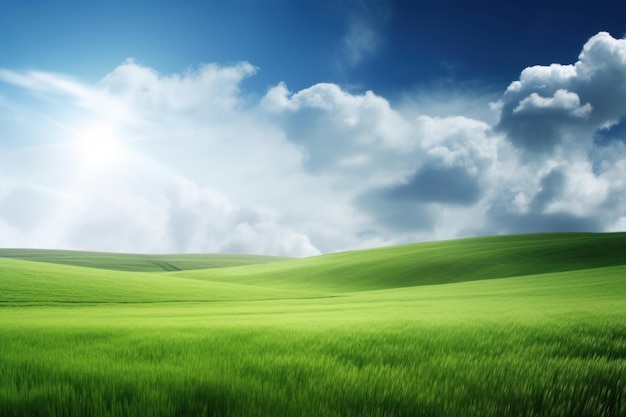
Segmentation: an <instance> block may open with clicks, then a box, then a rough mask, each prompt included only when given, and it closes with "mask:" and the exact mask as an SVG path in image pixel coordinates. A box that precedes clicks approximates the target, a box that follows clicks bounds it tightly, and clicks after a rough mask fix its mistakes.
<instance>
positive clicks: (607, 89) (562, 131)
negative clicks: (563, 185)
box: [497, 32, 626, 155]
mask: <svg viewBox="0 0 626 417" xmlns="http://www.w3.org/2000/svg"><path fill="white" fill-rule="evenodd" d="M625 67H626V40H625V39H614V38H613V37H611V35H609V34H608V33H606V32H601V33H598V34H597V35H595V36H593V37H592V38H591V39H589V41H588V42H587V43H586V44H585V45H584V47H583V50H582V52H581V53H580V55H579V56H578V61H576V63H574V64H569V65H561V64H551V65H549V66H540V65H536V66H533V67H528V68H526V69H524V70H523V71H522V73H521V75H520V79H519V80H517V81H514V82H512V83H511V84H510V85H509V87H508V88H507V90H506V92H505V93H504V95H503V97H502V99H501V101H500V102H499V106H500V108H501V114H500V122H499V124H498V126H497V127H498V129H499V130H500V131H502V132H504V133H506V134H507V136H508V137H509V138H510V140H511V141H512V143H514V144H515V145H516V146H517V147H518V148H519V149H522V150H523V151H525V152H527V153H529V154H532V155H536V154H551V153H553V152H554V151H558V150H561V151H562V150H564V148H570V150H572V149H583V150H584V151H588V150H589V148H590V146H592V145H593V134H594V132H596V131H597V130H598V129H607V128H610V127H611V126H613V125H615V124H617V123H618V122H619V121H620V119H621V118H622V117H623V115H624V114H625V113H626V94H625V93H626V72H625V71H624V68H625Z"/></svg>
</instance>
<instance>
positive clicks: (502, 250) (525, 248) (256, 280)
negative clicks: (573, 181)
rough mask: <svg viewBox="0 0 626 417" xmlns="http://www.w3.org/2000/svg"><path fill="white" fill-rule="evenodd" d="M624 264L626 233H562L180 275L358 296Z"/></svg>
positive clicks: (426, 245) (382, 250)
mask: <svg viewBox="0 0 626 417" xmlns="http://www.w3.org/2000/svg"><path fill="white" fill-rule="evenodd" d="M624 264H626V233H558V234H529V235H514V236H492V237H481V238H471V239H459V240H451V241H441V242H432V243H417V244H411V245H402V246H393V247H385V248H377V249H371V250H361V251H354V252H343V253H337V254H331V255H324V256H318V257H312V258H306V259H294V260H288V261H285V262H280V263H269V264H264V265H254V266H245V267H240V268H232V269H228V270H212V271H205V270H198V271H186V272H180V273H176V274H174V275H173V276H177V277H181V278H182V277H184V278H192V279H207V280H213V281H224V282H232V283H242V284H248V285H258V286H267V287H272V288H292V289H315V290H320V291H338V292H346V291H347V292H351V291H364V290H377V289H389V288H397V287H411V286H417V285H435V284H444V283H454V282H462V281H472V280H485V279H494V278H506V277H514V276H521V275H531V274H542V273H549V272H560V271H573V270H579V269H589V268H596V267H605V266H616V265H624Z"/></svg>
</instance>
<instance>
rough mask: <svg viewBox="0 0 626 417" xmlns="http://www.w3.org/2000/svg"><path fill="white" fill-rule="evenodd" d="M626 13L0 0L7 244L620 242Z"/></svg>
mask: <svg viewBox="0 0 626 417" xmlns="http://www.w3.org/2000/svg"><path fill="white" fill-rule="evenodd" d="M587 3H588V4H587ZM625 14H626V3H624V2H623V1H617V0H613V1H602V0H600V1H596V2H586V3H585V4H573V3H571V2H565V1H547V0H543V1H541V2H540V1H535V0H528V1H526V2H523V3H517V4H515V5H511V4H510V3H509V4H506V3H505V2H495V1H475V2H466V1H460V0H437V1H432V0H424V1H421V0H416V1H405V0H397V1H391V0H336V1H329V0H318V1H305V0H266V1H258V0H231V1H226V0H215V1H193V0H190V1H172V0H169V1H167V0H155V1H150V2H147V1H117V0H112V1H108V2H87V1H81V2H78V1H69V0H66V1H41V0H32V1H13V0H0V247H33V248H59V249H81V250H97V251H112V252H135V253H206V252H212V253H218V252H219V253H256V254H269V255H283V256H296V257H302V256H312V255H318V254H322V253H332V252H337V251H345V250H354V249H361V248H368V247H377V246H384V245H394V244H403V243H409V242H420V241H430V240H440V239H453V238H460V237H469V236H482V235H495V234H509V233H530V232H552V231H598V232H601V231H624V230H626V119H625V117H626V39H625V34H626V23H625V22H624V19H623V16H624V15H625Z"/></svg>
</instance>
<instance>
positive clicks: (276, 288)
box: [0, 234, 626, 416]
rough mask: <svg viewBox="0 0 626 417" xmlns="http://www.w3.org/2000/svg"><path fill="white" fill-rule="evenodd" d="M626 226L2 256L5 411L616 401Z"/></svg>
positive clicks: (599, 411)
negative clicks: (295, 256) (209, 264)
mask: <svg viewBox="0 0 626 417" xmlns="http://www.w3.org/2000/svg"><path fill="white" fill-rule="evenodd" d="M625 243H626V235H624V234H610V235H603V234H602V235H532V236H511V237H496V238H480V239H468V240H459V241H450V242H438V243H432V244H419V245H407V246H400V247H392V248H384V249H377V250H372V251H365V252H360V251H359V252H347V253H343V254H336V255H328V256H322V257H316V258H308V259H303V260H290V261H285V262H279V263H275V264H263V265H256V266H244V267H236V268H224V269H211V270H206V271H188V272H170V273H163V272H161V273H145V272H143V273H142V272H119V271H108V270H98V269H90V268H78V267H70V266H63V265H52V264H45V263H41V262H38V263H36V262H29V261H26V260H24V258H22V259H20V260H14V259H4V260H1V259H0V286H1V287H0V297H1V298H2V301H3V302H2V303H0V305H2V306H3V307H0V341H2V343H0V415H2V416H22V415H24V416H29V415H30V416H44V415H45V416H65V415H84V416H89V415H98V416H127V415H128V416H130V415H142V416H201V415H202V416H623V415H626V376H625V375H626V326H624V323H625V322H626V320H625V319H626V303H625V302H624V300H626V256H625V255H624V254H625V253H626V252H624V251H623V250H622V249H623V248H624V244H625ZM585 248H587V249H585ZM594 253H595V256H592V255H593V254H594ZM590 254H591V255H590ZM550 257H553V259H554V262H550ZM446 259H448V262H447V263H446V262H445V260H446ZM380 263H383V264H384V267H383V266H380V267H379V264H380ZM437 265H439V266H440V267H439V268H437ZM11 268H12V269H11ZM255 268H256V269H257V273H258V276H257V275H255V274H254V273H253V271H254V269H255ZM281 268H284V269H281ZM442 269H443V271H442ZM516 271H517V272H516ZM20 274H21V275H20ZM381 274H382V275H383V277H380V275H381ZM498 275H501V277H498ZM359 276H361V277H362V281H363V285H362V287H361V288H359V285H358V283H359V278H358V277H359ZM289 277H291V279H289ZM383 278H384V279H383ZM435 278H437V279H435ZM481 278H482V279H481ZM38 279H39V280H40V281H37V280H38ZM41 280H43V281H45V280H48V281H49V282H50V283H55V285H56V287H55V288H56V289H55V290H54V291H52V290H50V289H42V285H43V284H42V281H41ZM433 280H435V282H432V281H433ZM389 281H391V282H389ZM33 282H35V284H33V285H30V284H29V283H33ZM225 285H229V287H228V286H225ZM107 289H108V292H106V290H107ZM246 289H247V290H249V292H246ZM220 291H221V292H220ZM7 294H10V295H7ZM46 294H53V295H54V297H52V296H51V295H50V296H48V297H47V298H46V297H45V295H46ZM214 294H221V297H222V298H218V297H217V296H216V295H214ZM20 297H21V298H20ZM55 297H56V298H55ZM194 297H195V298H194ZM18 298H20V299H19V300H18ZM53 298H54V300H53ZM70 298H71V299H72V300H73V301H80V300H82V301H83V303H78V302H69V301H70ZM209 301H210V302H209Z"/></svg>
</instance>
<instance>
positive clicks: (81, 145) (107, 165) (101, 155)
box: [74, 126, 126, 171]
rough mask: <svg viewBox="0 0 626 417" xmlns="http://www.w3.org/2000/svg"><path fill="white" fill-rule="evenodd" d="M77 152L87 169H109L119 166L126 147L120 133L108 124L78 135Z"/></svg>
mask: <svg viewBox="0 0 626 417" xmlns="http://www.w3.org/2000/svg"><path fill="white" fill-rule="evenodd" d="M74 146H75V154H76V158H77V159H78V161H79V164H80V166H81V168H82V169H83V170H86V171H108V170H113V169H115V168H116V167H118V166H119V165H120V164H121V162H122V161H123V159H124V158H125V154H126V149H125V146H124V143H123V141H122V139H121V138H120V136H119V134H117V132H115V130H114V129H111V128H109V127H107V126H97V127H93V128H90V129H88V130H85V131H83V132H81V133H79V134H78V135H77V140H76V142H75V145H74Z"/></svg>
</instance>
